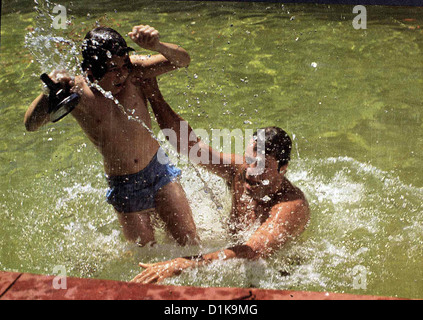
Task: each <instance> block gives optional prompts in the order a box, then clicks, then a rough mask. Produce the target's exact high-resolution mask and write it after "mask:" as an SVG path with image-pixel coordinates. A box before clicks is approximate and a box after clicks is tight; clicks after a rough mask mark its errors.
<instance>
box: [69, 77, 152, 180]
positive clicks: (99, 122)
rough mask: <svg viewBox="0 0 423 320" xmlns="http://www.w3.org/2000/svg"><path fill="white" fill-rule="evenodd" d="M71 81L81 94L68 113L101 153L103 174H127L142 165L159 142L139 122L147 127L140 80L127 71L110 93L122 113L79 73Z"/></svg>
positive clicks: (148, 122) (146, 110)
mask: <svg viewBox="0 0 423 320" xmlns="http://www.w3.org/2000/svg"><path fill="white" fill-rule="evenodd" d="M75 84H76V85H77V86H78V87H79V88H81V89H82V90H81V93H82V95H81V102H80V104H79V105H78V107H77V108H76V109H75V110H74V111H73V112H72V115H73V116H74V117H75V119H76V120H77V122H78V123H79V125H80V126H81V128H82V129H83V130H84V132H85V133H86V134H87V136H88V138H89V139H90V140H91V141H92V142H93V143H94V145H95V146H96V147H97V148H98V150H99V151H100V153H101V154H102V156H103V158H104V169H105V172H106V174H107V175H109V176H116V175H127V174H132V173H136V172H139V171H141V170H142V169H144V168H145V167H146V166H147V165H148V163H149V162H150V161H151V159H152V158H153V156H154V155H155V154H156V152H157V150H158V148H159V144H158V142H157V141H156V140H155V139H153V137H152V136H151V134H150V133H149V132H148V131H147V129H146V128H144V126H143V125H142V123H141V121H142V122H144V123H145V124H146V125H147V126H148V127H149V128H151V119H150V115H149V112H148V109H147V100H146V98H145V96H144V94H143V92H142V86H141V80H140V79H139V78H136V77H135V76H134V75H133V74H130V75H129V76H128V77H127V79H126V81H125V83H124V84H123V86H122V89H121V90H120V92H118V93H117V94H115V95H114V98H115V99H117V100H118V101H119V103H120V105H121V106H123V108H124V109H125V111H126V114H125V113H124V111H123V110H121V107H119V106H118V105H117V104H116V103H115V102H114V101H113V100H112V99H110V98H106V97H105V96H104V95H103V94H102V93H101V92H100V91H98V90H96V89H94V88H92V87H90V86H88V84H87V82H86V80H85V79H84V78H83V77H82V76H77V77H76V78H75ZM129 115H130V116H131V117H132V118H133V119H132V120H131V119H128V116H129ZM136 119H137V120H138V119H139V121H137V120H136Z"/></svg>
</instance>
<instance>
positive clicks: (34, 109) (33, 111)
mask: <svg viewBox="0 0 423 320" xmlns="http://www.w3.org/2000/svg"><path fill="white" fill-rule="evenodd" d="M49 121H50V115H49V114H48V97H47V96H46V95H45V94H43V93H42V94H40V95H39V96H38V97H37V98H36V99H35V100H34V101H33V102H32V103H31V105H30V106H29V108H28V110H27V111H26V113H25V117H24V124H25V128H26V130H27V131H36V130H38V128H40V127H41V126H43V125H45V124H46V123H47V122H49Z"/></svg>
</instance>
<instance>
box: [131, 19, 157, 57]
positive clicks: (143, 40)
mask: <svg viewBox="0 0 423 320" xmlns="http://www.w3.org/2000/svg"><path fill="white" fill-rule="evenodd" d="M128 36H129V37H130V38H131V39H132V41H134V42H135V43H136V44H137V45H139V46H140V47H141V48H144V49H147V50H152V51H158V50H159V48H160V40H159V39H160V34H159V32H158V31H157V30H156V29H154V28H153V27H150V26H148V25H147V26H144V25H140V26H135V27H133V29H132V32H129V33H128Z"/></svg>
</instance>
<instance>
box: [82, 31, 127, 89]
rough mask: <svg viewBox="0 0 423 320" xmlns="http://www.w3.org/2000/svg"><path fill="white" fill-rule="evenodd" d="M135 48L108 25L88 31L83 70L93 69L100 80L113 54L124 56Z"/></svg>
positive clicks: (83, 56)
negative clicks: (129, 45)
mask: <svg viewBox="0 0 423 320" xmlns="http://www.w3.org/2000/svg"><path fill="white" fill-rule="evenodd" d="M133 50H134V49H132V48H130V47H128V46H127V44H126V41H125V39H124V38H123V37H122V36H121V35H120V34H119V32H117V31H116V30H114V29H112V28H107V27H98V28H95V29H93V30H91V31H89V32H88V33H87V35H86V36H85V39H84V42H83V43H82V58H83V61H82V64H81V67H82V70H84V71H86V70H88V69H89V70H91V72H92V73H93V76H94V78H95V79H96V80H100V79H101V78H102V77H103V76H104V75H105V74H106V72H107V66H106V62H107V61H108V60H109V59H110V58H111V57H112V56H114V55H117V56H120V57H122V56H124V55H125V54H126V53H127V52H128V51H133ZM92 80H93V79H90V81H92Z"/></svg>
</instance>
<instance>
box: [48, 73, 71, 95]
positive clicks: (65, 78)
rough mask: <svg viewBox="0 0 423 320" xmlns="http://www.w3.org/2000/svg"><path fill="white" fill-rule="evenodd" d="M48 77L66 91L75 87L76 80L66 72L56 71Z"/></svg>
mask: <svg viewBox="0 0 423 320" xmlns="http://www.w3.org/2000/svg"><path fill="white" fill-rule="evenodd" d="M48 76H49V77H50V79H51V80H53V81H54V82H56V83H60V84H61V85H62V88H63V89H65V90H70V88H72V87H73V86H75V80H74V79H73V78H72V77H71V76H70V75H69V74H68V73H67V72H66V71H65V70H54V71H52V72H51V73H50V74H49V75H48Z"/></svg>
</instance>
